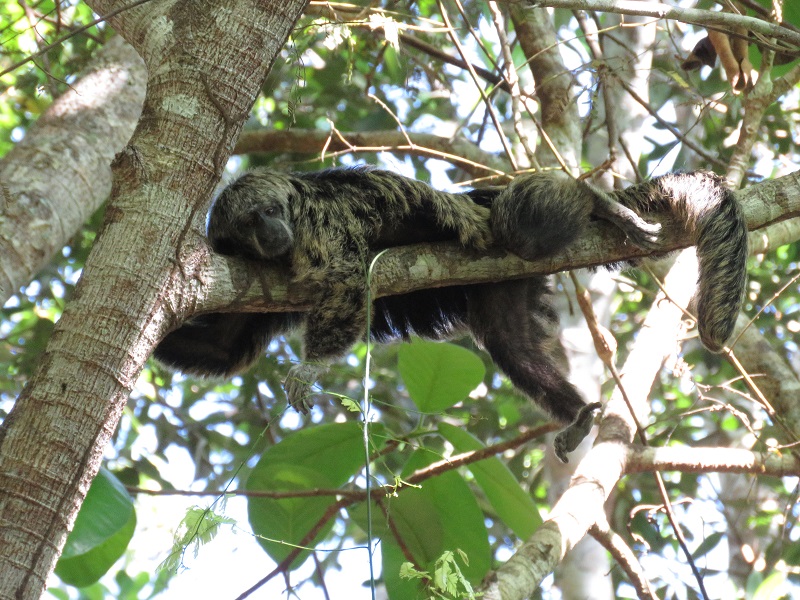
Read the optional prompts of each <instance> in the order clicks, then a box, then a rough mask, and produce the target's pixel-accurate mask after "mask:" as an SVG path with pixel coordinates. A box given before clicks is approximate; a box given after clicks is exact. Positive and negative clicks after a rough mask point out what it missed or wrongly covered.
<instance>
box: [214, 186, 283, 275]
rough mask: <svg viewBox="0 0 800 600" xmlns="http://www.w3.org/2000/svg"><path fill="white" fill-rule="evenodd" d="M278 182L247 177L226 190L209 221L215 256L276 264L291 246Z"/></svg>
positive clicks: (281, 191)
mask: <svg viewBox="0 0 800 600" xmlns="http://www.w3.org/2000/svg"><path fill="white" fill-rule="evenodd" d="M281 183H282V182H281V181H279V180H278V181H274V182H272V181H269V179H268V178H266V177H263V176H257V175H256V174H248V175H245V176H243V177H241V178H239V179H238V180H237V181H235V182H234V183H232V184H231V185H229V186H228V187H226V188H225V189H224V190H223V191H222V193H221V194H220V195H219V197H218V198H217V200H216V202H215V203H214V205H213V207H212V208H211V214H210V216H209V221H208V239H209V241H210V242H211V247H212V248H213V249H214V251H215V252H218V253H220V254H226V255H229V256H243V257H246V258H250V259H254V260H276V259H281V258H283V257H285V256H286V255H288V254H289V252H290V251H291V249H292V245H293V234H292V227H291V223H290V221H289V215H288V214H287V213H288V195H287V193H286V191H287V190H286V189H284V188H283V186H282V185H281Z"/></svg>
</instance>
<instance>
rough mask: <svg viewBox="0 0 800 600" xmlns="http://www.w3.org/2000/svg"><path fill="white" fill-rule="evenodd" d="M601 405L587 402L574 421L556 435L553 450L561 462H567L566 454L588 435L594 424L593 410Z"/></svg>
mask: <svg viewBox="0 0 800 600" xmlns="http://www.w3.org/2000/svg"><path fill="white" fill-rule="evenodd" d="M602 406H603V405H602V404H600V403H599V402H592V403H591V404H587V405H586V406H584V407H583V408H582V409H581V410H580V412H579V413H578V416H577V417H575V421H573V422H572V423H571V424H570V425H569V426H567V428H566V429H564V430H562V431H560V432H559V433H558V435H556V439H555V441H554V442H553V450H555V453H556V456H557V457H558V458H559V459H560V460H561V462H563V463H568V462H569V460H568V459H567V454H569V453H570V452H572V451H573V450H575V448H577V447H578V445H579V444H580V443H581V442H582V441H583V438H585V437H586V436H587V435H589V432H590V431H591V429H592V425H594V415H595V412H597V411H598V410H599V409H600V408H602Z"/></svg>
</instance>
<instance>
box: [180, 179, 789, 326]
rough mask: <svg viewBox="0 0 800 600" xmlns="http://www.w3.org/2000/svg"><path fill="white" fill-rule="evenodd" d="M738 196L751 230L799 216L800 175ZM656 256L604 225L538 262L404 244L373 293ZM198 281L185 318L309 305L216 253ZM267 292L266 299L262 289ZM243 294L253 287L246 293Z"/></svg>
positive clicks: (295, 291) (284, 279)
mask: <svg viewBox="0 0 800 600" xmlns="http://www.w3.org/2000/svg"><path fill="white" fill-rule="evenodd" d="M737 197H738V199H739V201H740V202H741V203H742V205H743V208H744V211H745V214H746V218H747V224H748V228H749V229H750V230H751V231H755V230H759V229H761V228H764V227H766V226H768V225H771V224H773V223H778V222H780V221H784V220H786V219H790V218H793V217H797V216H800V173H795V174H791V175H787V176H785V177H781V178H779V179H776V180H771V181H767V182H764V183H761V184H759V185H755V186H752V187H750V188H747V189H745V190H741V191H739V192H737ZM648 218H650V217H648ZM653 220H654V219H653ZM658 220H659V221H661V222H662V223H663V224H664V228H663V229H662V231H664V232H665V234H664V236H663V242H664V246H663V250H662V251H661V252H660V253H659V254H663V253H666V252H671V251H674V250H679V249H681V248H686V247H688V246H690V245H692V240H691V239H690V238H689V236H687V235H685V234H683V233H681V227H680V225H679V224H678V223H677V222H676V221H675V219H674V218H671V217H667V216H663V218H659V219H658ZM753 235H758V234H753ZM654 254H655V253H652V252H648V251H646V250H642V249H641V248H637V247H635V246H633V245H630V244H627V243H626V242H625V240H624V239H623V236H622V234H621V233H619V232H618V231H617V230H615V229H614V228H612V227H611V226H608V225H606V224H602V223H597V224H591V225H590V226H589V228H588V231H587V232H586V234H585V235H584V236H583V237H582V239H580V240H578V241H577V242H576V243H575V244H573V245H572V246H571V247H570V248H569V249H568V250H566V251H565V252H562V253H559V254H556V255H554V256H550V257H546V258H542V259H540V260H537V261H524V260H522V259H520V258H517V257H515V256H511V255H508V254H506V253H504V252H502V251H499V250H498V251H492V252H488V253H485V254H480V255H479V254H476V253H470V252H467V251H465V250H463V249H461V248H459V247H458V246H456V245H455V244H446V243H441V244H418V245H413V246H402V247H398V248H393V249H391V250H389V251H387V252H386V253H385V254H383V255H382V256H381V257H380V258H379V259H378V263H377V265H376V269H375V273H374V275H373V283H374V285H373V294H374V295H375V297H380V296H389V295H395V294H401V293H405V292H410V291H414V290H419V289H425V288H430V287H444V286H448V285H457V284H469V283H479V282H484V281H498V280H503V279H513V278H516V277H523V276H526V275H532V274H537V273H539V274H543V273H556V272H559V271H564V270H570V269H577V268H582V267H596V266H599V265H604V264H608V263H615V262H624V261H629V260H633V259H641V258H647V257H648V256H653V255H654ZM198 282H203V284H204V285H202V286H201V288H200V289H199V290H191V291H190V290H186V291H185V295H186V297H191V298H194V297H195V294H196V296H197V303H195V304H193V305H192V306H191V307H183V310H181V309H179V308H176V312H179V313H181V315H180V316H181V317H183V318H186V317H189V316H191V315H192V314H195V313H199V312H214V311H232V310H233V311H236V310H238V311H243V310H245V311H247V310H252V311H276V312H278V311H286V310H298V309H301V308H303V307H305V306H307V305H306V304H305V302H306V295H305V293H304V290H303V289H302V288H301V287H299V286H296V285H292V284H291V283H290V275H289V273H288V271H287V270H286V269H285V268H278V267H271V266H264V265H260V264H259V265H256V264H255V263H252V262H248V261H245V260H242V259H231V258H226V257H223V256H219V255H213V254H212V255H210V259H209V262H207V263H206V265H205V267H204V268H203V270H202V271H201V273H200V274H199V276H198V277H197V278H196V279H192V280H191V281H187V282H186V283H187V284H188V285H190V286H198V285H200V284H199V283H198ZM211 283H213V284H214V285H210V284H211ZM266 289H268V290H269V293H268V294H267V293H265V292H264V290H266ZM243 290H247V291H246V293H243Z"/></svg>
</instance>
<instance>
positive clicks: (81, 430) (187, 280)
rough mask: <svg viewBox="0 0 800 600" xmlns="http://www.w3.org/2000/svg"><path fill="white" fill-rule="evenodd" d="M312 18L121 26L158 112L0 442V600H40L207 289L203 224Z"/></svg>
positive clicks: (187, 15)
mask: <svg viewBox="0 0 800 600" xmlns="http://www.w3.org/2000/svg"><path fill="white" fill-rule="evenodd" d="M303 5H304V3H303V2H302V1H297V0H295V1H289V2H286V1H284V2H269V1H263V2H257V1H253V0H218V1H189V0H183V1H180V2H172V3H170V2H161V3H149V4H147V5H146V6H144V7H142V8H138V9H134V10H130V11H126V12H124V13H121V15H120V18H119V19H114V20H112V23H111V24H112V25H113V26H114V27H115V29H116V30H117V31H118V32H119V33H120V34H121V35H122V36H123V37H124V38H125V39H127V40H128V41H129V42H130V43H131V44H132V45H133V46H134V47H135V48H136V49H137V51H138V52H139V54H140V56H143V57H144V59H145V64H146V65H147V69H148V83H147V97H146V98H145V101H144V106H143V110H142V115H141V119H140V120H139V123H138V126H137V127H136V131H135V133H134V135H133V137H132V138H131V141H130V143H129V145H128V147H127V148H126V149H125V150H124V151H123V152H122V153H120V154H118V155H117V158H116V159H115V162H114V165H113V190H112V197H111V200H110V202H109V207H108V210H107V211H106V219H105V222H104V225H103V227H102V229H101V231H100V233H99V234H98V237H97V241H96V243H95V245H94V247H93V249H92V252H91V254H90V256H89V258H88V260H87V261H86V266H85V269H84V273H83V277H82V279H81V281H80V282H79V284H78V286H77V289H76V291H75V295H74V297H73V298H72V300H71V301H70V302H69V304H68V305H67V307H66V309H65V311H64V313H63V316H62V317H61V319H60V320H59V322H58V323H57V325H56V328H55V330H54V332H53V334H52V337H51V340H50V342H49V344H48V346H47V349H46V351H45V353H44V355H43V356H42V359H41V361H40V364H39V367H38V369H37V372H36V374H35V375H34V377H33V379H32V380H31V381H30V382H29V383H28V385H27V386H26V387H25V389H24V390H23V392H22V394H21V395H20V397H19V398H18V400H17V403H16V405H15V406H14V409H13V410H12V412H11V414H10V415H9V417H8V418H7V419H6V421H5V422H4V423H3V426H2V428H0V523H3V526H2V527H0V573H2V577H0V598H20V599H22V598H39V597H40V595H41V593H42V591H43V589H44V586H45V581H46V578H47V576H48V574H49V573H50V571H51V570H52V568H53V566H54V565H55V561H56V559H57V557H58V554H59V552H60V549H61V547H62V546H63V543H64V540H65V538H66V535H67V533H68V531H69V529H70V527H71V525H72V523H73V522H74V519H75V515H76V514H77V511H78V508H79V507H80V504H81V502H82V501H83V498H84V497H85V494H86V491H87V489H88V487H89V484H90V482H91V480H92V478H93V477H94V475H95V474H96V472H97V469H98V468H99V465H100V460H101V457H102V453H103V448H104V447H105V444H106V443H107V441H108V439H109V438H110V436H111V434H112V432H113V431H114V429H115V427H116V425H117V422H118V420H119V417H120V414H121V411H122V408H123V406H124V404H125V401H126V399H127V397H128V393H129V391H130V389H131V388H132V386H133V385H134V383H135V381H136V378H137V376H138V374H139V371H140V370H141V367H142V365H143V363H144V361H145V359H146V358H147V356H148V355H149V354H150V352H151V350H152V348H153V346H154V345H155V343H156V341H157V340H158V339H159V338H160V337H161V336H162V335H163V333H164V331H165V330H166V328H167V327H168V326H169V324H170V323H171V322H172V321H173V320H174V319H175V318H176V313H179V312H181V311H180V310H178V308H179V307H180V306H185V305H186V304H188V305H191V303H192V293H197V291H198V289H200V288H201V286H200V285H199V282H198V281H197V280H195V279H194V277H193V276H194V274H195V267H196V265H197V264H198V263H199V262H202V261H203V260H204V259H207V254H206V253H203V252H196V251H195V250H196V249H197V248H198V247H204V245H203V244H202V242H201V240H199V236H198V232H199V231H200V229H199V227H197V222H198V221H200V220H201V219H202V215H203V214H204V212H205V210H204V209H205V206H206V205H207V202H208V199H209V197H210V194H211V192H212V190H213V189H214V186H215V185H216V183H217V181H218V180H219V176H220V174H221V172H222V169H223V167H224V164H225V161H226V159H227V156H228V154H229V153H230V150H231V148H233V145H234V143H235V140H236V137H237V136H238V134H239V131H240V129H241V125H242V123H243V121H244V119H245V118H246V117H247V115H248V114H249V111H250V108H251V106H252V104H253V102H254V100H255V98H256V96H257V94H258V93H259V91H260V86H261V83H262V81H263V80H264V77H265V76H266V74H267V72H268V70H269V68H270V66H271V64H272V61H273V60H274V58H275V56H276V55H277V53H278V51H279V50H280V48H281V47H282V45H283V44H284V42H285V40H286V38H287V37H288V34H289V32H290V30H291V27H292V25H293V23H294V22H295V20H296V18H297V17H298V16H299V14H300V12H301V11H302V8H303ZM92 7H93V9H94V10H95V11H97V12H99V13H101V14H102V13H107V12H109V11H110V10H112V9H113V8H116V3H113V2H95V3H92ZM184 302H185V303H186V304H183V303H184Z"/></svg>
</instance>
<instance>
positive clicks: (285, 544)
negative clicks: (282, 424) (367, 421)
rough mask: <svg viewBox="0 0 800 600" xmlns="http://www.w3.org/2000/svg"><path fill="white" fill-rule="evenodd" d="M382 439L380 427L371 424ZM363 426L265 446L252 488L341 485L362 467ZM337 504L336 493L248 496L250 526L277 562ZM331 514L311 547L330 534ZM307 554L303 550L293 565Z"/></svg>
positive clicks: (323, 428)
mask: <svg viewBox="0 0 800 600" xmlns="http://www.w3.org/2000/svg"><path fill="white" fill-rule="evenodd" d="M371 431H372V432H373V434H376V433H377V435H376V437H379V436H380V435H381V434H382V427H380V426H379V425H372V426H371ZM363 444H364V441H363V435H362V429H361V424H360V423H356V422H349V423H331V424H327V425H320V426H319V427H312V428H308V429H303V430H301V431H298V432H296V433H294V434H292V435H291V436H289V437H287V438H285V439H284V440H282V441H281V442H279V443H278V444H276V445H274V446H272V447H271V448H269V449H267V451H266V452H264V454H263V455H262V456H261V459H260V460H259V461H258V464H256V466H255V468H254V469H253V472H252V473H251V474H250V477H249V478H248V480H247V485H246V489H247V490H250V491H256V490H266V491H273V492H277V491H286V492H289V491H299V490H312V489H317V488H338V487H340V486H342V485H344V484H345V483H347V482H348V481H349V480H350V478H351V477H353V476H354V475H355V474H356V473H358V472H359V471H360V470H361V467H362V466H363V465H364V447H363ZM335 502H336V498H335V497H334V496H315V497H300V498H281V499H273V498H250V499H249V501H248V503H247V512H248V516H249V520H250V526H251V527H252V528H253V532H255V534H256V535H257V536H259V537H258V542H259V544H261V547H262V548H264V550H265V551H266V552H267V554H269V555H270V557H271V558H272V559H273V560H275V561H276V562H280V561H282V560H283V559H285V558H286V557H287V556H288V555H289V553H290V552H291V551H292V550H293V549H294V547H295V545H297V544H299V543H300V542H301V541H302V540H303V538H304V537H305V536H306V535H307V534H308V532H309V531H311V528H312V527H314V525H315V524H316V523H317V522H318V521H319V520H320V519H321V518H322V517H323V516H324V515H325V512H326V511H327V510H328V509H329V507H330V506H332V505H333V504H334V503H335ZM334 520H335V519H333V518H331V519H330V520H329V521H328V522H327V523H326V524H325V525H324V527H322V528H321V529H320V531H319V533H318V534H317V535H316V537H315V538H314V540H312V541H311V542H309V543H308V544H307V545H308V546H309V547H311V546H313V544H314V543H315V542H316V541H317V540H319V539H321V538H322V537H324V536H325V535H326V534H327V533H328V532H330V530H331V527H333V523H334ZM307 557H308V552H307V551H304V552H302V553H301V554H300V555H299V556H298V558H297V559H296V560H295V561H294V562H292V565H291V568H296V567H298V566H300V565H301V564H302V563H303V561H305V559H306V558H307Z"/></svg>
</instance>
